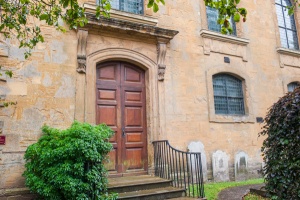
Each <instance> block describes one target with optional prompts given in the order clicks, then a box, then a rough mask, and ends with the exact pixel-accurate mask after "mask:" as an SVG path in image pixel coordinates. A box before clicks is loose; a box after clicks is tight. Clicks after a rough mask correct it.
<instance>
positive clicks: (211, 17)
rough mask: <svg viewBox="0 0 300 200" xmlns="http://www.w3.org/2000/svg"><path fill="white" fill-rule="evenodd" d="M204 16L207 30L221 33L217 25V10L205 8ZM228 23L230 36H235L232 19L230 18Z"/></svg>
mask: <svg viewBox="0 0 300 200" xmlns="http://www.w3.org/2000/svg"><path fill="white" fill-rule="evenodd" d="M206 16H207V24H208V29H209V30H211V31H216V32H221V25H220V24H218V17H219V11H218V10H217V9H214V8H211V7H209V6H206ZM230 23H231V26H232V30H233V32H232V35H236V26H235V22H234V20H233V18H232V17H231V18H230Z"/></svg>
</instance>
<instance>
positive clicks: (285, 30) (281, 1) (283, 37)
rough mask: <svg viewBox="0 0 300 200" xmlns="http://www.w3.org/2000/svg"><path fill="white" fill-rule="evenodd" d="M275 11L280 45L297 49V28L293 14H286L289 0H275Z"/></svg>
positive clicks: (289, 3)
mask: <svg viewBox="0 0 300 200" xmlns="http://www.w3.org/2000/svg"><path fill="white" fill-rule="evenodd" d="M275 5H276V13H277V19H278V26H279V33H280V41H281V46H282V47H285V48H288V49H296V50H297V49H299V44H298V37H297V30H296V24H295V18H294V15H288V9H287V6H291V5H292V4H291V2H290V1H289V0H276V1H275Z"/></svg>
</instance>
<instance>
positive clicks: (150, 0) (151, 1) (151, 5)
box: [147, 0, 154, 8]
mask: <svg viewBox="0 0 300 200" xmlns="http://www.w3.org/2000/svg"><path fill="white" fill-rule="evenodd" d="M153 4H154V0H149V2H148V5H147V7H148V8H152V7H153Z"/></svg>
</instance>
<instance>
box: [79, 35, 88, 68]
mask: <svg viewBox="0 0 300 200" xmlns="http://www.w3.org/2000/svg"><path fill="white" fill-rule="evenodd" d="M87 36H88V31H87V30H78V33H77V37H78V46H77V62H78V67H77V72H78V73H84V74H85V72H86V44H87Z"/></svg>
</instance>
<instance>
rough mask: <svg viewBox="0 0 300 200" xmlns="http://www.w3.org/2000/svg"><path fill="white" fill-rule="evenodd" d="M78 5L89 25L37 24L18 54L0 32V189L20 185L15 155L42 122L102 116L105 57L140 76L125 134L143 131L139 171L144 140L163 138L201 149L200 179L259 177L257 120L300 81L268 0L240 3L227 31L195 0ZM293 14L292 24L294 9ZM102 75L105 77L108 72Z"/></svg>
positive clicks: (299, 63) (298, 60)
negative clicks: (138, 107)
mask: <svg viewBox="0 0 300 200" xmlns="http://www.w3.org/2000/svg"><path fill="white" fill-rule="evenodd" d="M81 3H82V5H84V7H85V8H86V12H87V17H88V19H89V23H88V25H87V26H86V27H84V28H82V29H80V30H77V31H75V30H70V31H68V32H67V33H60V32H58V31H56V30H55V29H54V28H51V27H47V26H44V25H43V24H41V25H40V27H41V29H42V31H43V34H44V36H45V42H44V43H42V44H39V45H38V46H37V47H36V48H35V49H34V51H33V53H32V56H31V57H29V58H28V59H27V60H25V59H24V50H23V49H19V48H18V44H17V43H16V42H15V41H14V40H9V39H5V38H4V36H3V35H1V36H0V65H1V66H3V67H2V69H1V70H2V71H3V70H6V69H9V70H12V71H13V73H14V75H13V77H12V78H9V77H6V76H5V75H3V76H1V77H0V98H1V99H5V100H6V101H13V102H17V104H16V105H12V106H9V107H0V136H6V144H5V145H0V189H7V188H22V187H24V178H23V177H22V173H23V171H24V159H23V155H24V152H25V150H26V148H27V147H28V146H29V145H30V144H32V143H34V142H36V141H37V140H38V138H39V137H40V135H41V127H42V126H43V125H44V124H47V125H50V126H53V127H56V128H67V127H68V126H70V125H71V123H72V122H73V121H74V120H78V121H85V122H89V123H92V124H95V123H98V122H99V120H100V121H101V120H102V118H101V112H100V111H101V109H100V111H98V110H97V108H96V107H97V106H96V105H97V102H96V99H97V98H98V97H99V98H100V97H101V95H102V94H101V93H100V92H99V91H100V90H99V91H98V89H97V87H98V86H97V87H96V83H98V81H99V80H98V79H100V78H101V77H102V75H101V73H102V71H101V69H102V68H101V69H100V67H99V66H100V65H101V64H103V63H109V62H112V61H113V62H116V63H125V64H126V63H129V64H130V66H134V67H129V68H130V69H133V70H135V69H141V70H142V71H143V73H144V76H145V82H144V89H143V92H144V93H145V99H144V100H143V98H142V97H140V96H138V97H137V96H136V95H137V94H135V93H134V94H133V93H132V95H133V96H132V98H141V99H140V100H141V101H142V100H143V101H144V105H145V112H144V111H143V112H142V114H141V115H140V117H141V118H142V115H143V114H145V123H144V122H143V123H144V124H143V125H144V126H145V129H144V130H143V131H142V132H141V133H140V132H139V133H132V135H131V136H132V138H135V139H132V140H138V138H139V137H140V134H146V138H147V142H146V144H147V145H146V147H144V149H146V155H147V158H146V159H143V160H147V163H148V164H147V167H146V168H145V169H146V170H147V172H149V173H153V146H152V142H153V141H155V140H165V139H166V140H169V142H170V144H171V145H172V146H173V147H175V148H177V149H180V150H183V151H191V152H201V153H202V157H201V158H202V162H203V163H202V167H203V172H204V179H205V180H212V181H228V180H243V179H248V178H253V177H260V176H261V171H262V165H263V160H262V156H261V151H260V148H261V145H262V141H263V139H264V138H261V137H258V133H259V132H260V131H261V127H262V125H263V124H262V123H261V120H259V118H264V117H265V115H266V112H267V109H268V108H269V107H270V106H271V105H272V104H273V103H275V102H276V101H277V100H278V98H280V97H281V96H283V95H284V94H285V93H286V92H288V84H290V83H293V82H297V81H300V51H299V50H297V49H291V48H290V49H289V48H286V47H284V46H283V45H282V41H281V35H280V29H279V25H278V23H279V22H278V18H277V14H276V6H277V5H276V4H275V1H274V0H264V1H256V0H247V1H242V3H241V5H240V6H243V7H245V8H247V10H248V13H249V14H248V17H247V21H246V22H245V23H243V22H240V23H237V24H236V36H234V35H222V34H220V33H219V32H217V31H212V30H210V29H209V20H208V17H207V16H208V15H207V9H206V7H205V5H204V2H203V1H195V0H188V1H187V0H170V1H166V6H160V11H159V12H158V13H153V12H152V11H151V10H150V9H147V2H146V1H145V2H144V7H143V9H144V14H142V15H137V14H133V13H129V12H123V11H119V10H112V11H111V18H110V19H102V20H100V21H98V20H96V19H95V17H94V15H93V13H94V12H95V8H96V6H95V2H94V1H93V0H86V1H84V0H81ZM294 18H295V22H296V27H297V28H300V11H299V9H298V10H297V11H296V13H295V16H294ZM297 36H298V38H299V36H300V35H299V31H298V34H297ZM294 39H295V38H294ZM296 40H297V41H298V39H297V37H296ZM97 66H98V67H97ZM103 69H104V68H103ZM126 69H127V68H126ZM126 69H125V70H126ZM99 70H100V71H99ZM106 72H107V73H106ZM99 73H100V75H99ZM103 73H106V74H105V75H107V77H109V76H110V75H111V74H110V73H115V71H114V72H109V71H103ZM116 73H117V72H116ZM126 73H127V72H126ZM128 73H129V74H130V73H131V72H129V71H128ZM132 73H133V72H132ZM215 75H220V76H218V77H220V79H217V76H215ZM112 76H114V74H113V75H112ZM128 76H129V75H128ZM99 77H100V78H99ZM132 77H133V78H135V77H136V76H135V75H132ZM132 80H133V79H132ZM232 80H235V81H236V82H237V83H239V84H240V85H239V88H240V91H239V92H236V91H235V92H236V93H235V92H234V91H233V93H234V94H233V96H230V95H228V93H230V91H231V90H233V89H234V88H231V87H229V86H228V87H227V86H226V87H227V90H226V92H227V96H226V97H223V96H222V95H224V94H223V93H222V95H221V92H220V95H221V96H220V97H219V96H218V91H219V90H220V91H221V90H222V91H225V89H226V88H225V86H224V85H223V86H224V87H223V86H222V85H218V84H221V83H225V82H226V81H228V82H226V84H231V83H233V82H232ZM218 81H219V82H218ZM222 81H223V82H222ZM224 81H225V82H224ZM230 81H231V82H230ZM100 82H101V81H100ZM100 86H101V84H100ZM100 86H99V87H100ZM101 87H102V86H101ZM237 87H238V86H237ZM218 88H219V90H218V91H217V89H218ZM102 89H103V88H102ZM103 90H106V89H105V88H104V89H103ZM214 91H215V92H214ZM231 92H232V91H231ZM238 94H239V95H238ZM115 95H117V94H115ZM134 95H135V96H134ZM111 97H112V98H113V97H115V96H111ZM124 98H125V97H124ZM126 98H127V97H126ZM128 98H129V97H128ZM130 98H131V97H130ZM217 98H219V99H217ZM220 99H221V100H220ZM117 100H118V99H117ZM118 101H121V100H120V99H119V100H118ZM132 101H133V100H132ZM217 101H218V102H223V103H224V104H222V105H223V107H222V105H219V106H221V107H220V109H221V110H220V112H226V111H228V112H229V113H220V112H219V111H218V110H217V109H219V108H217V107H216V106H218V105H217ZM237 102H238V103H237ZM224 105H227V107H226V106H224ZM230 105H231V106H230ZM107 109H110V107H109V106H107ZM222 109H223V110H222ZM235 109H236V110H235ZM237 110H239V112H240V113H236V111H237ZM109 112H110V111H109ZM118 112H119V111H118V110H115V111H113V112H111V115H112V117H115V119H116V121H118V123H119V120H124V119H123V118H120V116H119V114H118ZM128 112H129V111H128ZM130 112H131V111H130ZM132 112H134V113H135V114H134V116H139V115H138V114H137V112H135V111H132ZM232 113H233V114H232ZM99 116H100V117H99ZM126 120H129V122H130V119H126ZM126 120H125V121H126ZM101 122H102V121H101ZM104 122H107V123H110V122H111V123H113V121H109V120H108V121H105V120H104ZM127 122H128V121H126V122H124V123H125V124H126V123H127ZM129 122H128V123H129ZM120 123H121V122H120ZM133 123H134V122H133ZM141 123H142V122H141ZM116 130H121V127H117V128H116ZM134 152H135V153H134V155H135V156H142V154H139V151H134ZM115 162H118V161H115Z"/></svg>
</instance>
